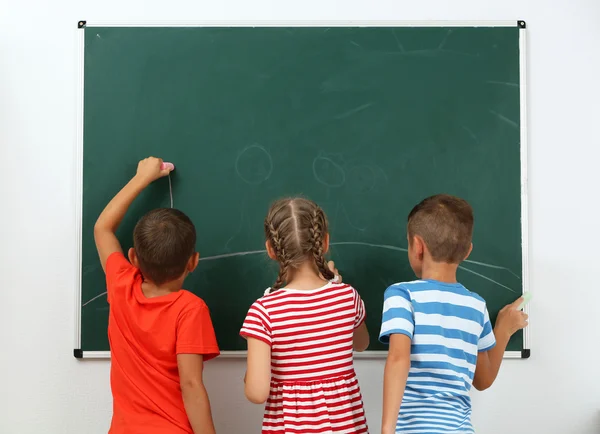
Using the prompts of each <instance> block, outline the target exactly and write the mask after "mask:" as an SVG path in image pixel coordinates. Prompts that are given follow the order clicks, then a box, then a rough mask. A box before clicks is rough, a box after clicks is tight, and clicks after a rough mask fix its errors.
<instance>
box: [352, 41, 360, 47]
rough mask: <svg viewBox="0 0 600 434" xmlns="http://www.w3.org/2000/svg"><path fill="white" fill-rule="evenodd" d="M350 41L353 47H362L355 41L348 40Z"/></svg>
mask: <svg viewBox="0 0 600 434" xmlns="http://www.w3.org/2000/svg"><path fill="white" fill-rule="evenodd" d="M350 43H351V44H352V45H354V46H355V47H358V48H362V47H361V46H360V45H359V44H358V43H356V42H354V41H350Z"/></svg>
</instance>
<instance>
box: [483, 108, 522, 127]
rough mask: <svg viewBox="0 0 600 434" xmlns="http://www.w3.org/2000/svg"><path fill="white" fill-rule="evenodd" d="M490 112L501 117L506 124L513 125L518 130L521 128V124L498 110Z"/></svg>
mask: <svg viewBox="0 0 600 434" xmlns="http://www.w3.org/2000/svg"><path fill="white" fill-rule="evenodd" d="M489 112H490V113H491V114H493V115H494V116H496V117H497V118H498V119H500V120H501V121H502V122H504V123H505V124H507V125H510V126H511V127H513V128H516V129H517V130H518V129H519V125H518V124H517V123H516V122H515V121H513V120H512V119H508V118H507V117H506V116H504V115H502V114H500V113H498V112H495V111H494V110H489Z"/></svg>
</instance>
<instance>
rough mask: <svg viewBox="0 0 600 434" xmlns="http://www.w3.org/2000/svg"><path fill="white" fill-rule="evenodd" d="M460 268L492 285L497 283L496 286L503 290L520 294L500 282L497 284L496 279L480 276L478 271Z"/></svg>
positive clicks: (460, 266)
mask: <svg viewBox="0 0 600 434" xmlns="http://www.w3.org/2000/svg"><path fill="white" fill-rule="evenodd" d="M458 268H460V269H461V270H465V271H467V272H469V273H471V274H474V275H476V276H479V277H481V278H482V279H485V280H488V281H490V282H492V283H495V284H496V285H498V286H501V287H502V288H504V289H508V290H509V291H510V292H514V293H515V294H518V293H517V291H515V290H514V289H511V288H509V287H508V286H506V285H503V284H501V283H500V282H496V281H495V280H494V279H490V278H489V277H487V276H484V275H483V274H479V273H478V272H476V271H473V270H471V269H470V268H467V267H463V266H462V265H459V266H458Z"/></svg>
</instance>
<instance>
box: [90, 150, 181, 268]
mask: <svg viewBox="0 0 600 434" xmlns="http://www.w3.org/2000/svg"><path fill="white" fill-rule="evenodd" d="M162 163H163V161H162V160H161V159H160V158H154V157H150V158H146V159H145V160H142V161H140V162H139V164H138V168H137V173H136V175H135V176H134V177H133V178H132V179H131V181H129V182H128V183H127V185H126V186H125V187H123V189H121V191H120V192H119V193H117V195H116V196H115V197H114V198H113V199H112V200H111V201H110V202H109V203H108V205H106V208H104V211H102V213H101V214H100V217H98V220H97V221H96V225H95V226H94V240H95V241H96V248H97V249H98V255H99V256H100V263H101V264H102V269H103V270H105V271H106V261H107V259H108V257H109V256H110V255H111V254H112V253H114V252H122V249H121V244H120V243H119V240H118V239H117V236H116V235H115V232H116V231H117V228H118V227H119V224H121V221H122V220H123V217H125V213H126V212H127V210H128V209H129V206H130V205H131V203H132V202H133V201H134V200H135V198H136V197H137V196H138V195H139V194H140V193H141V192H142V190H143V189H144V188H146V187H147V186H148V185H149V184H150V183H152V182H153V181H155V180H157V179H158V178H162V177H163V176H167V175H168V174H169V172H170V170H169V169H162V168H161V166H162Z"/></svg>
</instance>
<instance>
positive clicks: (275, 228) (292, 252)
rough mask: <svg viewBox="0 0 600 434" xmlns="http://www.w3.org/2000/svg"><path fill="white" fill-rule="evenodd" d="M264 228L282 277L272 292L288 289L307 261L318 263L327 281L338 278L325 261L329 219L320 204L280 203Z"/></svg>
mask: <svg viewBox="0 0 600 434" xmlns="http://www.w3.org/2000/svg"><path fill="white" fill-rule="evenodd" d="M264 227H265V236H266V238H267V241H269V243H270V244H271V247H272V248H273V251H274V252H275V256H276V258H277V262H279V274H278V275H277V279H276V280H275V283H274V284H273V286H272V291H276V290H278V289H280V288H282V287H283V286H285V284H286V283H288V282H289V281H290V280H291V277H292V273H293V271H294V270H295V269H297V268H299V267H300V265H302V264H304V263H305V262H306V261H314V263H315V265H316V267H317V269H318V270H319V272H320V273H321V275H322V276H323V278H325V279H327V280H331V279H333V278H334V277H335V275H334V273H333V272H332V271H331V270H330V269H329V268H328V266H327V262H326V260H325V247H324V239H325V236H326V235H327V233H328V227H327V218H326V217H325V213H324V212H323V210H322V209H321V208H320V207H319V206H318V205H317V204H316V203H314V202H312V201H310V200H308V199H304V198H287V199H280V200H278V201H276V202H275V203H273V205H272V206H271V208H270V209H269V212H268V214H267V217H266V218H265V223H264Z"/></svg>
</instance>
